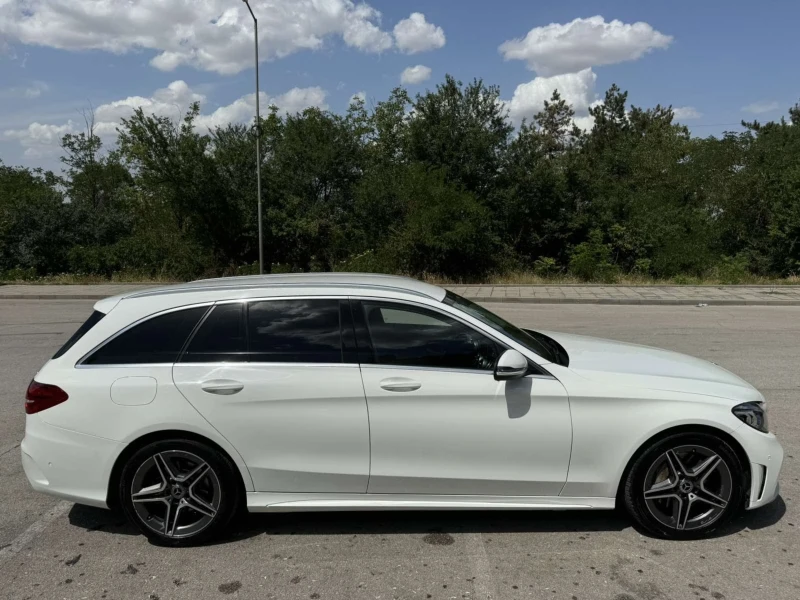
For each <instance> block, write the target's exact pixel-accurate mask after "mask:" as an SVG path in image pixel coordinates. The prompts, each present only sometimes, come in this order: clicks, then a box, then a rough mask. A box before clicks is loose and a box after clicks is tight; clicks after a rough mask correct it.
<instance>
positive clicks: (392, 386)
mask: <svg viewBox="0 0 800 600" xmlns="http://www.w3.org/2000/svg"><path fill="white" fill-rule="evenodd" d="M380 386H381V388H383V389H384V390H386V391H387V392H413V391H415V390H418V389H419V388H421V387H422V384H421V383H420V382H419V381H414V380H413V379H404V378H402V377H392V378H391V379H384V380H383V381H381V383H380Z"/></svg>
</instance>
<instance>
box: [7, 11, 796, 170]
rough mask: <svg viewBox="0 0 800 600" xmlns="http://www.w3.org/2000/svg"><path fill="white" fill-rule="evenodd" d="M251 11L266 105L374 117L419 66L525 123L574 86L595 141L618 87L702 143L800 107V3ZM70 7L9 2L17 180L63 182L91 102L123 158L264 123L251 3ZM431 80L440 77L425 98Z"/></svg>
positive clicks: (571, 95)
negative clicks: (163, 127)
mask: <svg viewBox="0 0 800 600" xmlns="http://www.w3.org/2000/svg"><path fill="white" fill-rule="evenodd" d="M251 4H252V6H253V10H254V11H255V12H256V14H257V15H258V16H259V19H260V25H261V26H262V36H261V48H262V56H263V57H264V58H265V60H263V61H262V64H261V71H260V73H261V89H262V92H263V93H265V94H266V96H267V97H268V101H274V102H276V103H277V104H278V105H279V106H281V108H284V109H286V110H299V109H302V108H303V107H304V106H308V105H319V106H323V107H327V108H329V109H331V110H334V111H342V110H344V109H345V108H346V106H347V104H348V102H349V99H350V98H351V96H352V95H353V94H355V93H358V92H363V93H364V94H365V95H366V98H367V104H368V106H369V105H371V104H372V103H373V102H375V101H379V100H381V99H383V98H385V97H386V96H387V94H388V93H389V91H390V90H391V89H392V88H393V87H395V86H397V85H400V82H401V74H402V73H403V71H404V69H406V68H408V67H414V66H417V65H420V66H421V67H423V68H422V69H418V70H417V72H416V75H417V78H416V79H414V78H413V77H412V79H411V81H412V83H409V84H407V87H408V89H409V90H410V91H411V92H412V93H413V92H418V91H424V89H425V88H427V87H433V86H435V84H436V83H437V82H439V81H441V80H442V79H443V77H444V75H445V73H451V74H453V75H455V76H456V77H457V78H459V79H462V80H464V81H468V80H471V79H472V78H473V77H482V78H483V79H484V80H485V81H486V82H488V83H492V84H497V85H499V86H500V87H501V90H502V97H503V98H504V99H505V100H508V101H509V104H508V107H509V110H510V111H511V114H512V117H513V118H514V119H515V121H519V120H520V119H521V118H523V117H529V116H531V114H533V113H534V112H535V111H536V110H537V109H538V107H540V105H541V101H542V99H543V97H546V96H549V93H550V92H551V91H552V88H553V87H559V88H560V89H561V90H562V92H565V93H564V95H565V96H566V97H567V98H568V99H569V100H571V101H573V102H574V103H575V105H576V109H577V111H578V119H577V122H578V124H579V125H581V126H590V124H591V123H590V121H589V120H588V117H587V116H586V115H587V108H588V106H589V105H590V104H591V103H592V102H594V101H596V99H597V98H598V97H602V94H603V92H604V91H605V90H606V89H607V88H608V87H609V86H610V85H611V84H612V83H614V82H616V83H617V84H618V85H620V87H622V88H623V89H626V90H629V92H630V100H631V102H632V103H633V104H635V105H637V106H653V105H655V104H656V103H659V102H660V103H662V104H672V105H673V106H675V107H679V108H680V110H679V111H678V113H679V116H680V117H681V118H680V120H681V121H682V122H684V123H685V124H687V125H688V126H690V128H692V131H693V132H694V133H695V134H696V135H711V134H713V135H718V134H720V133H721V132H722V131H724V130H726V129H738V127H737V125H736V124H737V123H739V121H740V120H741V119H747V120H750V119H753V118H757V119H759V120H769V119H773V118H779V117H780V116H781V115H782V114H785V113H786V110H787V108H788V107H789V106H790V105H792V104H793V103H794V102H797V101H798V99H800V70H798V69H797V62H796V58H795V59H793V58H792V57H793V56H794V57H796V56H798V55H800V41H798V36H797V33H796V32H797V24H798V23H800V3H799V2H796V1H794V0H783V1H777V0H772V1H770V0H762V1H761V2H758V3H757V4H754V3H752V2H747V3H745V2H743V1H741V0H729V1H727V2H722V1H718V0H694V1H693V2H688V1H684V0H675V1H672V2H645V1H642V0H628V1H622V0H617V1H606V2H597V1H594V2H588V1H569V0H562V1H561V2H557V3H545V2H531V1H530V0H525V1H523V0H494V1H493V2H479V1H477V0H435V1H431V0H428V1H421V0H410V1H409V0H395V1H388V0H370V1H368V2H367V3H359V2H351V1H350V0H269V1H268V0H252V2H251ZM65 5H67V3H65V2H64V1H63V0H27V2H25V3H22V2H21V0H0V159H2V160H3V161H4V162H5V163H6V164H23V165H28V166H36V165H44V166H46V167H48V168H58V162H57V158H58V140H59V138H60V136H61V135H63V134H64V133H66V132H68V131H77V130H80V129H81V127H82V116H81V110H82V109H85V108H87V107H88V106H89V105H90V104H91V105H92V106H94V107H95V108H98V111H97V112H98V114H97V117H98V120H99V121H100V123H99V133H100V134H101V135H102V136H103V138H104V140H106V142H107V143H108V144H113V141H114V127H115V126H116V123H117V122H118V121H119V118H121V117H123V116H125V115H126V114H129V113H130V111H131V110H132V107H133V106H144V107H145V108H146V109H148V110H151V111H152V112H156V113H159V112H160V113H165V112H166V113H167V114H173V113H174V114H175V115H176V116H177V115H178V114H180V111H181V110H183V109H185V107H186V106H187V105H188V103H189V102H191V101H192V100H194V99H197V100H200V101H201V102H202V106H203V109H202V112H203V114H204V115H205V121H204V123H205V125H206V126H208V127H213V126H215V125H217V124H221V123H223V122H225V121H231V120H233V121H239V120H244V119H246V118H248V115H251V114H252V105H253V97H252V91H253V70H252V60H253V59H252V54H251V53H252V46H251V43H252V42H251V38H248V35H252V34H251V31H252V30H251V29H250V28H251V26H252V25H251V22H250V17H249V14H248V13H246V12H244V11H245V8H244V5H243V4H242V3H241V2H240V1H238V0H204V2H202V3H200V2H197V1H194V0H135V1H133V2H130V3H121V2H117V1H115V0H71V2H70V3H69V6H70V9H69V10H65V9H64V6H65ZM201 7H202V8H201ZM412 13H417V14H416V16H412ZM598 16H601V17H602V19H596V18H595V19H592V18H594V17H598ZM576 19H579V20H580V21H578V22H576V21H575V20H576ZM398 24H401V25H398ZM396 26H397V27H399V29H398V28H396ZM537 28H538V29H537ZM529 32H531V35H528V34H529ZM526 36H528V38H527V39H525V38H526ZM513 40H520V41H518V42H514V41H513ZM506 42H509V44H507V45H506V46H503V45H504V43H506ZM501 46H502V47H503V50H502V51H501ZM424 67H427V69H430V76H429V78H428V79H426V80H424V81H419V82H417V81H418V80H419V79H422V78H423V77H424V75H425V74H426V73H427V69H426V68H424ZM158 90H161V91H160V92H158ZM248 95H250V96H249V97H248ZM148 107H149V108H148ZM215 111H217V112H215Z"/></svg>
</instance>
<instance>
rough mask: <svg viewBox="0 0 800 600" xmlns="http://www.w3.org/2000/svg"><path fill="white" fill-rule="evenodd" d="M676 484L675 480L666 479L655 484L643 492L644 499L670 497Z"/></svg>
mask: <svg viewBox="0 0 800 600" xmlns="http://www.w3.org/2000/svg"><path fill="white" fill-rule="evenodd" d="M676 485H678V482H677V481H672V480H671V479H666V480H664V481H662V482H660V483H657V484H655V485H654V486H653V487H651V488H650V489H649V490H646V491H645V493H644V498H645V500H657V499H659V498H672V497H673V496H675V492H674V490H675V486H676Z"/></svg>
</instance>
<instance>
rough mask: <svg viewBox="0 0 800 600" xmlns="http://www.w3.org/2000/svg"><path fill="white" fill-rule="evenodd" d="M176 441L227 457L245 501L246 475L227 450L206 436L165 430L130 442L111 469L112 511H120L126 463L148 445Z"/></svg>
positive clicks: (108, 500)
mask: <svg viewBox="0 0 800 600" xmlns="http://www.w3.org/2000/svg"><path fill="white" fill-rule="evenodd" d="M175 439H183V440H190V441H193V442H199V443H201V444H206V445H207V446H209V447H211V448H213V449H214V450H216V451H217V452H219V453H220V454H222V455H223V456H225V457H226V458H227V459H228V460H229V461H230V462H231V464H232V465H233V466H234V471H235V472H236V474H237V477H236V481H237V482H238V484H239V491H240V493H241V498H242V501H243V502H244V501H245V498H246V493H247V485H246V483H245V480H244V475H243V473H242V471H241V468H240V467H239V465H238V464H237V463H236V461H235V460H234V459H233V457H232V456H231V455H230V453H229V452H228V451H227V450H225V448H223V447H222V446H220V445H219V444H218V443H216V442H215V441H214V440H211V439H209V438H207V437H206V436H204V435H201V434H199V433H194V432H191V431H186V430H183V429H164V430H159V431H152V432H150V433H146V434H144V435H142V436H140V437H138V438H136V439H135V440H133V441H132V442H130V443H129V444H128V445H127V446H125V448H124V449H123V450H122V452H120V453H119V456H117V459H116V460H115V461H114V466H113V467H112V468H111V475H110V476H109V478H108V489H107V490H106V504H108V507H109V508H111V509H114V510H116V509H119V508H120V498H119V496H118V490H119V481H120V477H121V476H122V470H123V468H124V467H125V463H126V462H128V460H129V459H130V458H131V457H132V456H133V455H134V454H135V453H136V452H138V451H139V450H140V449H142V448H144V447H145V446H147V445H148V444H152V443H153V442H160V441H164V440H175Z"/></svg>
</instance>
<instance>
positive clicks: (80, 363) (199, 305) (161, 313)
mask: <svg viewBox="0 0 800 600" xmlns="http://www.w3.org/2000/svg"><path fill="white" fill-rule="evenodd" d="M214 304H215V303H214V302H211V301H207V302H197V303H196V304H187V305H184V306H176V307H173V308H168V309H166V310H162V311H159V312H154V313H151V314H149V315H147V316H144V317H142V318H141V319H138V320H136V321H133V322H132V323H128V324H127V325H126V326H125V327H123V328H122V329H120V330H119V331H118V332H116V333H115V334H114V335H112V336H111V337H108V338H106V339H105V340H103V341H102V342H100V343H99V344H97V345H96V346H95V347H94V348H92V349H91V350H89V351H88V352H87V353H86V354H84V355H83V356H81V357H80V359H78V361H77V362H76V363H75V368H76V369H77V368H84V369H85V368H90V367H122V366H128V365H130V366H143V365H150V366H153V365H165V364H173V363H121V364H118V365H84V364H83V361H85V360H86V359H87V358H89V357H90V356H91V355H92V354H94V353H95V352H97V351H98V350H100V349H101V348H103V346H105V345H106V344H108V343H110V342H111V341H113V340H115V339H117V338H118V337H119V336H121V335H122V334H123V333H125V332H127V331H129V330H131V329H133V328H134V327H136V326H137V325H139V324H141V323H144V322H145V321H149V320H150V319H154V318H156V317H162V316H164V315H168V314H170V313H174V312H178V311H180V310H191V309H192V308H202V307H203V306H205V307H207V308H206V312H205V313H204V314H203V316H202V317H200V319H199V320H198V323H199V322H200V321H202V320H203V319H205V317H206V316H207V315H208V308H210V307H211V306H213V305H214ZM192 334H194V329H193V330H192V331H191V333H190V334H189V337H188V338H187V339H189V338H191V337H192ZM184 344H185V340H184ZM182 351H183V348H181V350H180V351H179V352H178V355H180V354H181V352H182Z"/></svg>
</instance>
